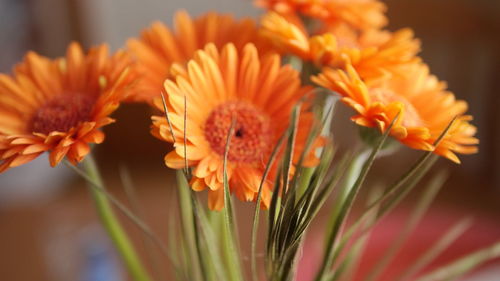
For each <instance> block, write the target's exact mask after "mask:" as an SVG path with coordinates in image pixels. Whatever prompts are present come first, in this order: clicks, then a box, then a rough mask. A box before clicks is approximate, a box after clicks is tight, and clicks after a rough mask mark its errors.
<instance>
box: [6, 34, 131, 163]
mask: <svg viewBox="0 0 500 281" xmlns="http://www.w3.org/2000/svg"><path fill="white" fill-rule="evenodd" d="M128 65H129V60H128V57H127V56H126V54H125V53H124V52H118V53H116V54H115V55H113V56H111V57H109V55H108V47H107V46H105V45H101V46H99V47H95V48H93V49H91V50H90V51H89V53H88V54H87V55H85V54H84V53H83V52H82V49H81V47H80V46H79V45H78V44H77V43H72V44H71V45H70V46H69V47H68V50H67V55H66V58H60V59H56V60H49V59H48V58H45V57H42V56H39V55H37V54H35V53H33V52H29V53H28V54H27V55H26V57H25V59H24V61H23V62H22V63H20V64H19V65H17V66H16V67H15V68H14V74H13V75H12V76H8V75H5V74H0V116H1V118H0V161H1V162H0V172H3V171H5V170H6V169H8V168H10V167H16V166H19V165H22V164H24V163H27V162H29V161H31V160H33V159H35V158H36V157H38V156H39V155H40V154H41V153H43V152H45V151H50V156H49V158H50V164H51V165H52V166H55V165H57V164H58V163H59V162H60V161H61V160H62V159H63V158H64V157H65V156H67V157H68V159H69V160H70V161H71V162H72V163H76V162H79V161H81V160H82V159H83V158H84V157H85V155H87V154H88V153H89V151H90V147H89V143H101V142H102V141H103V140H104V134H103V133H102V132H101V131H100V130H99V128H101V127H103V126H105V125H107V124H110V123H112V122H113V121H114V120H113V119H111V118H109V117H108V116H109V115H110V114H111V113H112V112H113V111H114V110H115V109H116V108H117V107H118V105H119V102H120V100H122V99H123V98H124V96H125V93H126V91H125V90H126V88H127V86H128V85H129V84H130V83H131V82H132V79H133V77H132V75H130V72H129V71H128Z"/></svg>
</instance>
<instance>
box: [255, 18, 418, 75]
mask: <svg viewBox="0 0 500 281" xmlns="http://www.w3.org/2000/svg"><path fill="white" fill-rule="evenodd" d="M261 22H262V30H261V34H262V35H263V36H264V37H265V38H268V39H269V40H270V42H271V43H272V44H273V45H274V46H275V47H276V48H277V49H278V50H279V51H280V52H281V53H288V54H293V55H296V56H298V57H300V58H302V59H303V60H305V61H310V62H312V63H314V64H315V65H316V66H319V67H321V66H332V67H334V68H345V64H346V62H350V63H351V64H352V65H353V67H354V68H355V69H356V71H358V72H359V74H360V75H361V77H362V78H363V79H381V78H386V77H387V76H390V75H400V74H399V72H400V71H401V69H402V68H404V67H405V66H406V65H408V64H414V63H417V62H419V61H420V58H418V57H416V54H417V53H418V52H419V51H420V42H419V41H418V40H416V39H414V38H413V32H412V31H411V30H410V29H401V30H399V31H397V32H394V33H392V32H389V31H381V30H375V29H371V30H367V31H364V32H362V33H359V32H356V31H355V30H353V29H352V28H350V27H347V26H346V25H337V26H335V27H330V28H327V29H320V30H319V31H318V32H320V33H319V34H318V35H313V36H309V34H308V32H307V31H306V28H305V27H304V26H303V25H302V23H301V21H300V19H298V18H296V17H293V16H287V17H286V18H285V17H284V16H281V15H279V14H277V13H274V12H269V13H267V14H266V15H265V16H264V17H263V18H262V21H261Z"/></svg>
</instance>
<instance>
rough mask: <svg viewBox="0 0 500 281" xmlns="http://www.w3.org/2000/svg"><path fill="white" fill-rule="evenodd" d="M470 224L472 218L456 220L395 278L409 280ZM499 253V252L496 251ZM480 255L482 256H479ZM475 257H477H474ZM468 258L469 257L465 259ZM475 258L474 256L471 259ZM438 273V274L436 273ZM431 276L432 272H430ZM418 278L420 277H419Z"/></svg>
mask: <svg viewBox="0 0 500 281" xmlns="http://www.w3.org/2000/svg"><path fill="white" fill-rule="evenodd" d="M471 225H472V219H471V218H470V217H466V218H464V219H462V220H460V221H459V222H457V223H456V224H455V225H454V226H453V227H451V228H450V229H449V230H448V231H447V232H446V233H445V234H444V235H443V236H442V237H441V239H439V240H438V241H437V242H436V243H435V244H434V245H432V246H431V247H430V248H429V250H427V251H426V252H425V253H424V254H423V255H422V256H421V257H420V258H418V259H417V260H416V261H415V262H414V263H413V264H412V266H411V267H410V268H407V269H405V270H404V271H403V273H402V275H401V276H400V277H399V278H397V280H409V279H410V278H411V277H412V276H414V275H415V274H417V273H418V272H419V271H420V270H422V269H423V268H425V267H426V266H427V265H428V264H430V263H431V262H432V261H433V260H434V259H435V258H437V257H438V256H439V255H440V254H441V253H442V252H443V251H444V250H446V249H447V248H448V247H449V246H450V245H451V244H452V243H453V242H455V241H456V240H457V239H458V238H459V237H460V236H461V235H462V234H463V233H464V232H465V231H467V230H468V229H469V228H470V227H471ZM498 254H500V252H498ZM481 257H482V256H481ZM476 258H477V257H476ZM467 260H469V259H467ZM473 260H475V258H474V259H473ZM462 270H465V271H466V270H467V269H466V268H460V269H456V270H455V272H453V273H450V272H448V273H447V274H451V275H454V274H457V273H460V272H465V271H462ZM438 275H439V274H438ZM431 276H432V274H431ZM419 280H420V279H419ZM421 280H422V281H423V280H429V281H430V280H433V281H437V280H445V279H432V278H429V279H425V278H423V279H422V278H421Z"/></svg>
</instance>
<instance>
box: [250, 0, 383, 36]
mask: <svg viewBox="0 0 500 281" xmlns="http://www.w3.org/2000/svg"><path fill="white" fill-rule="evenodd" d="M255 3H256V5H257V6H260V7H263V8H266V9H268V10H272V11H275V12H277V13H279V14H282V15H296V16H306V17H310V18H313V19H317V20H321V21H322V22H323V23H324V24H326V25H336V24H339V23H347V24H349V25H350V26H351V27H353V28H355V29H358V30H365V29H372V28H381V27H383V26H385V25H386V24H387V18H386V16H385V14H384V13H385V10H386V6H385V5H384V4H383V3H382V2H380V1H378V0H256V1H255Z"/></svg>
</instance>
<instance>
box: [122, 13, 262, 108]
mask: <svg viewBox="0 0 500 281" xmlns="http://www.w3.org/2000/svg"><path fill="white" fill-rule="evenodd" d="M174 26H175V29H174V31H171V30H170V29H169V28H168V27H166V26H165V25H164V24H162V23H161V22H155V23H153V24H152V25H151V27H149V28H148V29H145V30H144V31H143V32H142V34H141V37H140V38H139V39H130V40H129V41H128V43H127V46H128V49H129V50H130V53H131V54H132V55H133V56H134V57H135V58H136V60H137V69H138V71H139V72H141V73H143V78H142V79H141V81H140V83H139V85H138V87H137V93H136V94H135V95H133V96H131V98H132V99H133V100H135V101H147V102H151V101H152V99H153V98H155V97H158V96H159V95H160V93H161V91H162V89H163V88H162V85H163V81H165V79H167V78H170V77H172V76H173V75H172V73H171V69H170V68H171V66H172V65H174V64H181V65H183V64H185V63H186V62H187V61H188V60H190V59H191V58H192V57H193V55H194V53H195V52H196V51H197V50H199V49H203V47H204V46H205V45H206V44H207V43H213V44H215V45H216V46H217V47H222V46H223V45H224V44H226V43H229V42H231V43H233V44H234V45H235V46H236V47H237V48H238V49H239V48H242V47H243V46H244V45H245V44H246V43H248V42H254V43H255V44H258V46H259V50H261V52H262V51H263V50H264V49H265V46H264V45H266V44H265V43H264V42H262V39H259V36H258V32H257V27H256V24H255V22H254V20H252V19H250V18H244V19H241V20H235V19H234V18H233V17H232V16H231V15H225V14H217V13H207V14H205V15H203V16H201V17H198V18H196V19H194V20H193V19H191V17H190V16H189V15H188V14H187V13H186V12H185V11H180V12H177V13H176V14H175V17H174ZM174 72H175V69H174Z"/></svg>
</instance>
